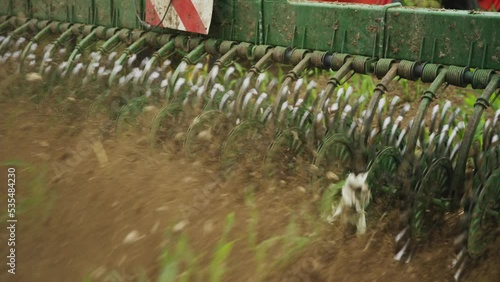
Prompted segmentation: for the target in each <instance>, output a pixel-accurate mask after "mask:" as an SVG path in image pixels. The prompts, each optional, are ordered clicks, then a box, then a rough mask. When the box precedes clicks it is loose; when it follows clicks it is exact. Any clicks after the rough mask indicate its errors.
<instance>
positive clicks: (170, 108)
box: [149, 103, 182, 147]
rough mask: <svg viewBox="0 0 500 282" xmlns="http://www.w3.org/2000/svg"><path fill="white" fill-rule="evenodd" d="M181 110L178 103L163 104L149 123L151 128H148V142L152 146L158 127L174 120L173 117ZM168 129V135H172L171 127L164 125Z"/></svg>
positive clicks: (156, 138)
mask: <svg viewBox="0 0 500 282" xmlns="http://www.w3.org/2000/svg"><path fill="white" fill-rule="evenodd" d="M181 112H182V108H181V106H180V105H179V104H174V103H172V104H167V105H165V106H163V107H162V108H161V109H160V111H159V112H158V114H157V115H156V116H155V117H154V119H153V122H152V123H151V128H150V130H149V143H150V144H151V146H152V147H154V146H155V145H156V144H157V142H158V131H159V129H160V127H162V125H163V126H165V124H164V123H165V122H171V121H173V120H175V117H176V116H178V115H179V114H180V113H181ZM166 129H167V131H168V133H167V135H169V136H168V137H171V136H170V135H173V134H174V133H173V128H172V127H169V126H166Z"/></svg>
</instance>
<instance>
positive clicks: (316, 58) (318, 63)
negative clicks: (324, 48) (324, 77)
mask: <svg viewBox="0 0 500 282" xmlns="http://www.w3.org/2000/svg"><path fill="white" fill-rule="evenodd" d="M327 54H330V53H328V52H321V51H313V52H312V56H311V64H312V65H313V66H314V67H317V68H322V67H323V59H324V58H325V56H326V55H327ZM330 55H331V54H330Z"/></svg>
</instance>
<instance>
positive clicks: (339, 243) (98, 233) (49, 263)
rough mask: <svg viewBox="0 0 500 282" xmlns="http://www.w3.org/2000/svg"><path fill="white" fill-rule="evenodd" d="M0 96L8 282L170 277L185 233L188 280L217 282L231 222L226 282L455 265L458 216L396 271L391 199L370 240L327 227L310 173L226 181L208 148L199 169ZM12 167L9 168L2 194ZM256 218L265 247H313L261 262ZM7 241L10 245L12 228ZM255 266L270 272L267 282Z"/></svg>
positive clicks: (428, 276)
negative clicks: (192, 267) (218, 259)
mask: <svg viewBox="0 0 500 282" xmlns="http://www.w3.org/2000/svg"><path fill="white" fill-rule="evenodd" d="M5 79H7V78H5ZM1 98H2V99H1V100H0V112H1V113H2V118H1V119H0V156H1V159H0V161H2V162H11V163H13V164H12V165H13V166H15V167H16V168H17V195H16V197H17V198H16V199H17V201H18V203H20V204H19V205H20V207H19V209H18V223H17V229H16V240H17V244H16V250H17V251H16V258H17V264H16V274H15V275H11V274H8V273H7V272H6V267H5V261H6V256H7V250H6V249H5V247H2V251H1V256H0V257H1V258H2V259H1V260H2V261H4V262H2V263H1V264H0V265H2V267H1V268H0V269H1V270H2V272H1V273H0V281H30V282H31V281H34V282H35V281H51V282H52V281H61V282H66V281H89V280H84V279H85V278H86V277H87V278H91V281H148V280H146V279H145V277H148V278H150V279H151V281H155V280H157V277H158V276H159V274H160V273H161V272H162V268H161V265H162V264H161V258H162V253H163V251H162V250H164V249H165V248H166V247H169V246H174V247H175V246H176V242H177V241H176V240H179V238H180V237H181V236H184V235H185V236H186V237H187V238H188V244H189V246H190V248H191V250H192V252H194V253H195V254H196V255H195V257H196V259H197V264H196V271H195V273H197V275H194V276H191V277H190V278H189V281H207V280H209V274H210V270H209V268H210V264H211V262H212V257H213V254H214V250H215V248H216V245H217V243H218V241H219V240H220V237H221V234H222V230H223V229H224V225H225V223H224V222H225V220H226V217H227V216H228V215H229V214H231V213H234V215H235V223H234V227H233V229H232V230H231V232H230V233H229V238H228V240H230V241H232V240H234V247H233V249H232V251H231V253H230V255H229V257H228V259H227V260H226V272H225V273H224V276H223V281H258V280H261V281H450V280H451V278H452V277H451V270H450V269H449V265H450V264H451V260H452V258H453V239H454V236H455V235H456V234H457V232H458V227H457V219H456V217H455V216H454V215H449V216H448V217H449V220H447V221H445V224H446V225H448V226H446V227H443V230H442V231H441V232H435V233H434V234H433V235H432V238H431V239H430V241H429V242H428V243H427V244H426V245H424V246H421V248H420V250H419V252H418V254H417V256H416V257H415V258H414V260H413V261H412V262H411V263H408V264H405V263H398V262H396V261H395V260H393V255H394V254H393V251H394V243H393V238H394V235H395V234H396V233H397V232H398V226H397V217H398V216H397V213H396V211H395V210H394V208H391V207H387V205H386V203H384V202H382V201H376V202H375V204H374V205H373V206H374V208H372V209H370V210H369V211H368V213H369V214H368V218H369V221H368V232H367V234H366V235H364V236H362V237H355V236H351V235H346V234H345V233H344V229H343V228H342V227H341V226H339V225H329V224H328V223H326V222H325V221H324V220H323V219H321V218H320V216H319V212H318V205H319V199H320V195H317V194H316V193H313V192H311V191H309V190H308V189H307V184H308V179H307V176H306V173H304V174H303V175H302V173H295V174H281V175H276V176H274V177H272V178H265V177H263V176H262V175H261V174H260V173H259V171H258V167H259V164H255V163H246V162H241V163H240V164H239V166H238V167H237V168H236V169H235V171H234V172H233V173H232V174H231V176H229V177H228V176H227V175H223V174H221V172H220V171H219V167H218V165H217V164H216V163H217V161H216V160H214V159H213V156H214V154H212V153H210V151H209V150H210V144H207V151H206V152H202V153H199V154H198V155H196V156H195V158H194V159H189V158H185V157H184V154H183V152H182V146H181V144H180V143H181V142H176V141H174V140H169V141H166V142H167V144H165V146H164V147H163V148H153V149H151V148H150V147H149V144H148V140H147V138H145V136H147V130H146V129H145V128H143V127H141V124H140V123H139V122H138V123H139V124H138V125H137V126H136V127H135V129H131V130H127V131H125V132H122V133H121V134H120V135H119V136H117V134H116V132H113V130H112V129H111V130H110V132H108V133H107V134H102V131H103V130H107V127H106V124H107V122H105V121H106V120H107V117H105V116H100V115H95V116H92V117H90V118H87V117H86V116H85V115H84V114H82V113H84V112H85V109H86V107H87V106H88V105H86V104H84V102H80V101H79V100H76V101H74V103H75V105H73V106H71V109H70V110H61V109H60V108H58V107H55V106H53V105H52V104H51V103H50V102H47V103H44V104H43V105H41V104H40V103H38V104H37V103H35V102H33V101H31V100H30V97H28V96H25V95H20V97H12V95H10V96H9V97H7V96H6V95H5V93H3V94H2V97H1ZM79 103H82V104H81V105H80V104H79ZM111 127H112V126H111ZM103 136H104V137H103ZM261 147H263V148H265V146H261ZM256 148H257V149H260V146H258V145H256ZM8 166H9V165H7V164H6V165H4V166H3V167H2V174H1V175H2V177H1V179H2V181H4V182H3V183H5V176H6V168H7V167H8ZM2 185H3V184H2ZM3 187H5V186H3ZM0 202H1V203H2V204H1V206H2V213H1V214H2V215H3V213H4V211H3V210H4V207H5V206H6V205H5V203H6V197H5V193H1V194H0ZM386 207H387V209H386ZM386 211H387V213H385V212H386ZM254 212H257V213H258V223H257V225H256V227H255V228H256V233H255V234H257V235H256V238H255V242H256V244H259V243H262V242H264V241H265V240H268V239H270V238H273V237H276V236H279V235H283V234H288V233H286V232H287V231H286V230H287V228H288V227H289V226H290V222H292V221H294V222H296V223H297V225H296V227H297V228H298V231H297V232H298V233H297V234H300V236H301V237H302V238H305V240H308V241H307V242H308V244H307V245H305V247H304V248H302V249H300V250H299V251H298V252H295V253H293V255H290V256H288V257H287V258H286V259H283V260H281V259H282V258H283V257H284V255H285V254H286V246H285V247H280V246H278V245H272V246H271V247H270V248H269V250H268V252H267V256H266V257H265V259H264V263H260V264H259V263H258V262H257V259H256V256H255V248H252V247H250V246H249V245H250V244H249V243H248V242H247V241H248V240H249V226H250V225H251V222H252V218H253V217H252V214H253V213H254ZM384 213H385V215H384V216H382V215H383V214H384ZM0 230H2V231H1V232H0V239H1V240H0V242H2V245H4V244H6V239H7V236H8V234H7V233H6V232H5V230H6V223H5V221H4V222H1V223H0ZM168 230H170V231H168ZM169 254H170V255H172V253H169ZM499 254H500V244H499V240H497V241H496V244H494V245H493V246H492V248H491V249H490V251H489V252H488V255H487V256H486V257H485V259H483V260H481V261H479V262H478V263H477V265H476V266H475V267H474V268H473V269H472V270H471V271H470V272H469V274H468V275H467V276H466V280H467V281H499V280H500V268H499V267H498V264H499V262H500V255H499ZM167 256H168V255H167ZM274 263H276V264H274ZM259 265H260V266H262V265H264V266H271V267H265V271H262V268H260V269H261V271H259V268H258V267H259ZM180 268H181V269H185V268H186V265H181V266H180ZM141 277H142V278H141ZM178 277H182V275H181V276H178ZM143 278H144V279H143Z"/></svg>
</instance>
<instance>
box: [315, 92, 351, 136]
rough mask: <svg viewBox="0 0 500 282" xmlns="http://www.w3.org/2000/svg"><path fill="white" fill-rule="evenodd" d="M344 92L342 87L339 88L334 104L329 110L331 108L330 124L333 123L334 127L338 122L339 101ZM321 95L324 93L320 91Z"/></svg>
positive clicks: (339, 112)
mask: <svg viewBox="0 0 500 282" xmlns="http://www.w3.org/2000/svg"><path fill="white" fill-rule="evenodd" d="M344 92H345V89H344V87H342V86H341V87H339V90H337V99H336V100H335V102H334V103H333V105H332V107H331V108H333V111H332V113H333V115H332V122H333V125H334V126H335V124H336V123H337V121H338V120H339V115H340V114H341V112H342V110H341V109H340V101H341V99H342V96H344ZM321 93H324V91H323V90H322V91H321ZM315 107H316V106H315Z"/></svg>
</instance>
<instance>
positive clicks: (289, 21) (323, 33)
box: [210, 0, 500, 70]
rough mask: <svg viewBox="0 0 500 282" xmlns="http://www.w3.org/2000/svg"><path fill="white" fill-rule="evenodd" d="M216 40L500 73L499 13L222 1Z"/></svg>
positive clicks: (216, 19) (265, 0)
mask: <svg viewBox="0 0 500 282" xmlns="http://www.w3.org/2000/svg"><path fill="white" fill-rule="evenodd" d="M210 36H212V37H218V38H223V39H227V40H236V41H246V42H252V43H258V44H270V45H279V46H291V47H296V48H305V49H311V50H321V51H332V52H341V53H349V54H355V55H363V56H369V57H377V58H394V59H397V60H411V61H420V62H432V63H437V64H446V65H458V66H469V67H473V68H488V69H496V70H500V13H492V12H468V11H451V10H450V11H445V10H435V9H417V8H403V7H400V6H399V5H398V4H396V5H387V6H370V5H347V4H337V5H332V4H325V3H312V2H311V3H304V2H301V3H297V2H288V1H286V0H262V1H261V0H220V1H217V4H216V7H215V13H214V19H213V25H212V27H211V32H210Z"/></svg>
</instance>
